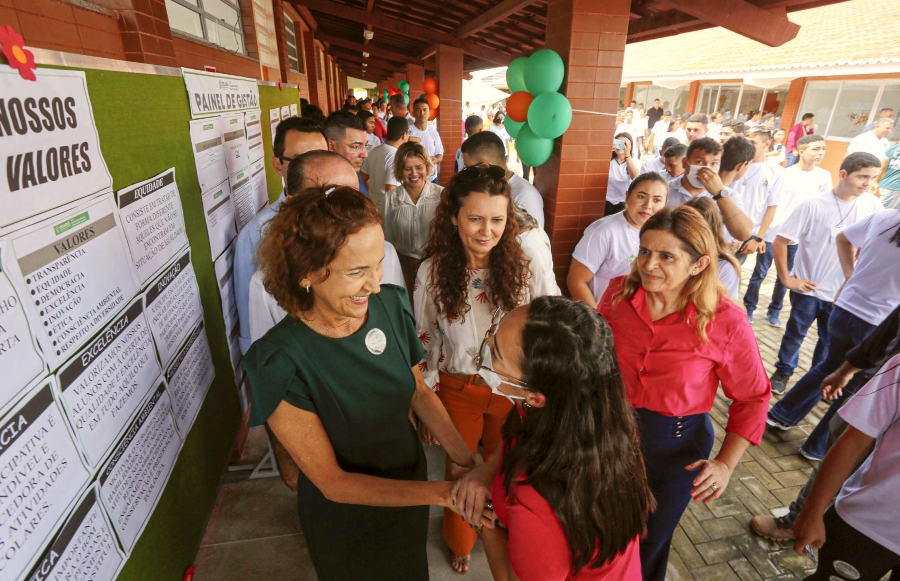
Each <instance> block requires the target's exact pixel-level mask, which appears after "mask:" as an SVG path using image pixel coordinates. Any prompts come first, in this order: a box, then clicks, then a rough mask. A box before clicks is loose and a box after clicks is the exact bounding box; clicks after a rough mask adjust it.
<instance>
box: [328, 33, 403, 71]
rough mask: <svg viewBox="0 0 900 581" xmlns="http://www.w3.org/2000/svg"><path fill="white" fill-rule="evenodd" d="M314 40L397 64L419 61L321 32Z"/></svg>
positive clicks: (360, 56)
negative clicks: (382, 58) (365, 53)
mask: <svg viewBox="0 0 900 581" xmlns="http://www.w3.org/2000/svg"><path fill="white" fill-rule="evenodd" d="M316 38H318V39H319V40H321V41H322V42H327V43H329V44H330V45H332V46H340V47H343V48H349V49H351V50H356V51H359V52H360V53H362V52H363V51H365V52H367V53H369V54H371V55H375V56H380V57H384V58H386V59H388V60H392V61H396V62H398V63H404V64H406V63H414V64H419V61H420V60H421V59H418V58H416V57H415V56H414V55H405V54H400V53H399V52H394V51H392V50H387V49H384V48H379V47H377V46H375V45H374V44H361V43H358V42H353V41H352V40H347V39H344V38H340V37H337V36H332V35H330V34H324V33H321V32H319V33H316ZM359 58H362V55H361V54H360V55H359Z"/></svg>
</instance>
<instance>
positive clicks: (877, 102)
mask: <svg viewBox="0 0 900 581" xmlns="http://www.w3.org/2000/svg"><path fill="white" fill-rule="evenodd" d="M812 83H821V84H826V83H827V84H836V85H837V91H836V92H835V94H834V101H833V102H832V104H831V113H830V114H829V116H828V122H827V123H826V124H825V125H824V128H823V129H822V130H820V131H819V134H821V135H822V136H823V137H825V139H828V140H829V141H841V142H844V143H850V141H851V140H852V139H853V138H852V137H840V136H837V135H830V134H829V131H830V129H831V125H832V123H833V122H834V112H835V111H836V110H837V106H838V103H839V102H840V100H841V94H842V93H843V92H844V84H845V83H878V89H876V91H875V97H874V98H873V99H872V108H871V109H870V110H869V118H868V123H871V122H872V121H873V120H874V119H876V118H877V117H878V112H879V111H881V109H882V108H883V107H884V105H883V104H882V103H881V100H882V98H883V97H884V90H885V88H886V87H887V86H888V84H891V83H896V79H866V78H853V79H838V80H835V79H816V78H812V79H809V82H807V83H806V85H805V86H804V87H803V96H802V97H801V98H800V109H799V113H802V112H803V111H804V107H803V106H804V105H805V104H806V98H807V94H808V91H809V89H810V84H812ZM817 125H818V123H817ZM820 127H821V126H820Z"/></svg>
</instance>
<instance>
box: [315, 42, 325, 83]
mask: <svg viewBox="0 0 900 581" xmlns="http://www.w3.org/2000/svg"><path fill="white" fill-rule="evenodd" d="M316 78H317V79H318V80H320V81H324V80H325V55H324V54H322V49H320V48H319V46H318V45H316Z"/></svg>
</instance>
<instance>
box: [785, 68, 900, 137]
mask: <svg viewBox="0 0 900 581" xmlns="http://www.w3.org/2000/svg"><path fill="white" fill-rule="evenodd" d="M898 105H900V83H897V82H896V81H881V80H871V81H813V82H810V83H807V84H806V89H805V91H804V92H803V101H802V104H801V105H800V111H799V113H798V119H799V116H800V115H802V114H804V113H812V114H814V115H815V116H816V119H815V127H816V133H820V134H822V135H825V136H826V137H828V138H829V139H835V138H836V139H843V140H846V139H851V138H853V137H856V136H857V135H859V134H861V133H863V132H865V129H866V126H867V125H868V124H870V123H871V122H872V121H873V120H875V119H876V118H877V116H878V112H879V111H880V110H881V109H884V108H892V109H895V110H896V109H897V108H898Z"/></svg>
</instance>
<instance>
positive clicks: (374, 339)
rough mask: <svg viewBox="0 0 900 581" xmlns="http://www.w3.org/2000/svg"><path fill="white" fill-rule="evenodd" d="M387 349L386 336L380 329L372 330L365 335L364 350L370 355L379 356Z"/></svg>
mask: <svg viewBox="0 0 900 581" xmlns="http://www.w3.org/2000/svg"><path fill="white" fill-rule="evenodd" d="M386 347H387V336H385V334H384V331H382V330H381V329H372V330H371V331H369V332H368V333H366V349H368V350H369V353H371V354H372V355H381V354H382V353H384V350H385V348H386Z"/></svg>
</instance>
